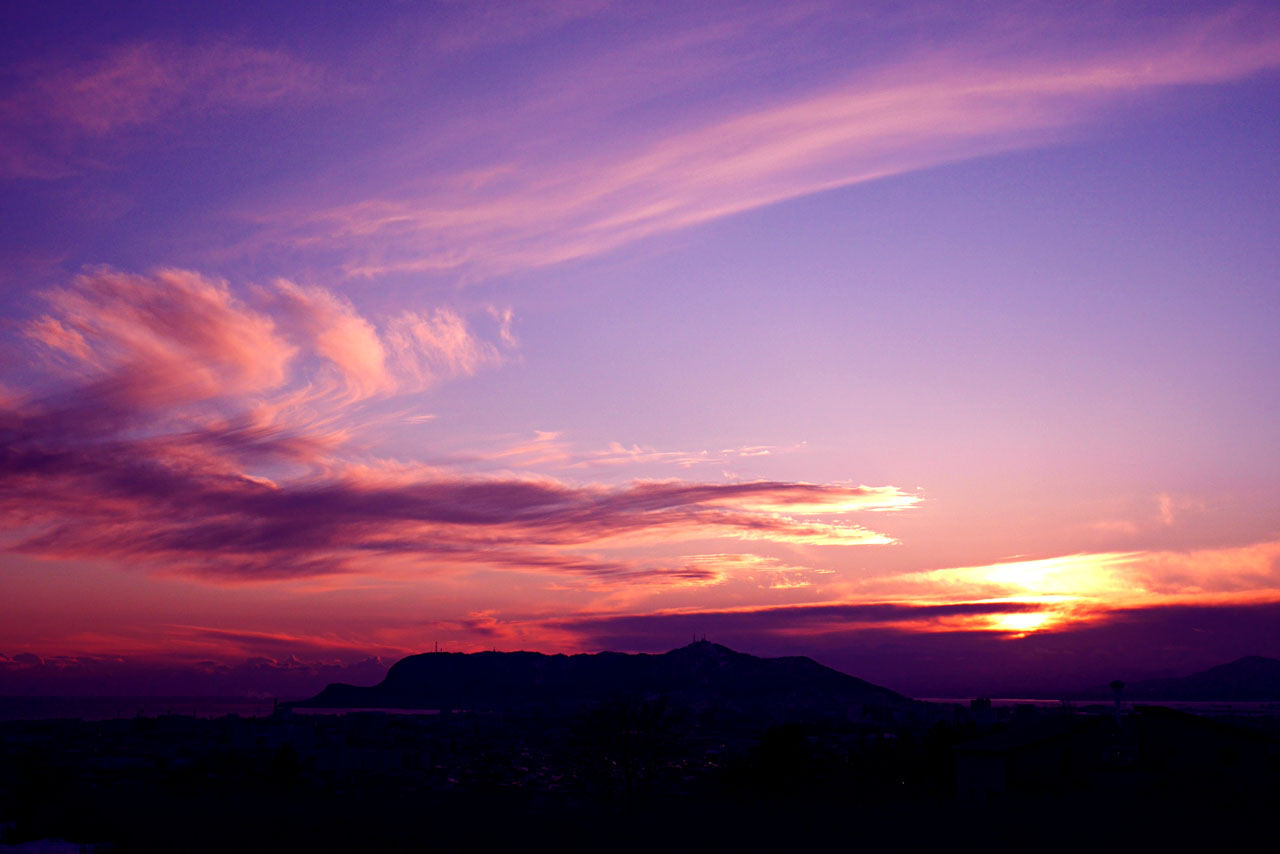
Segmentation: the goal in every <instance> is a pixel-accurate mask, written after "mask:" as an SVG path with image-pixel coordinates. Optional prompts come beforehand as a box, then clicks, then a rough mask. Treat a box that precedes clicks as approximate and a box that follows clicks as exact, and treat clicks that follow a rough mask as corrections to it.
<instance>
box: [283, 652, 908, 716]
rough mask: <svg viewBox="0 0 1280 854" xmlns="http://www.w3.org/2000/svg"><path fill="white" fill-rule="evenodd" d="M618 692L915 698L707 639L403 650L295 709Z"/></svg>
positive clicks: (821, 706)
mask: <svg viewBox="0 0 1280 854" xmlns="http://www.w3.org/2000/svg"><path fill="white" fill-rule="evenodd" d="M623 696H631V697H635V696H639V697H661V698H663V699H664V700H665V701H668V702H671V703H674V704H677V705H684V706H699V705H715V706H717V707H723V708H728V709H737V710H741V711H751V712H759V711H761V710H764V709H767V708H786V709H789V710H797V709H802V710H810V711H818V712H820V711H824V710H826V711H838V710H840V709H842V708H843V709H847V708H848V707H851V706H878V707H906V706H909V705H913V704H914V702H915V701H913V700H910V699H908V698H906V697H903V696H902V695H901V694H897V693H895V692H893V691H890V690H889V689H888V688H882V687H880V686H878V685H873V684H871V683H870V682H866V681H864V680H862V679H858V678H856V677H853V676H849V675H847V674H844V673H840V672H839V671H836V670H832V669H831V668H829V667H824V666H823V665H821V664H818V663H817V662H816V661H813V660H812V659H810V658H804V657H800V656H791V657H785V658H757V657H756V656H753V655H747V654H745V653H741V652H735V651H734V650H732V649H729V648H728V647H725V646H721V645H720V644H716V643H710V642H708V641H698V642H695V643H692V644H689V645H688V646H684V647H680V648H679V649H674V650H671V651H670V652H667V653H663V654H660V655H648V654H643V653H642V654H627V653H619V652H601V653H595V654H581V655H546V654H543V653H539V652H477V653H447V652H431V653H423V654H420V655H411V656H409V657H408V658H404V659H402V660H400V661H398V662H396V664H394V665H393V666H392V667H391V669H390V670H389V671H388V672H387V676H386V678H385V679H384V680H383V681H382V682H381V683H380V684H378V685H374V686H372V687H369V688H360V687H356V686H354V685H345V684H332V685H329V686H328V687H326V688H325V689H324V690H323V691H321V692H320V693H319V694H317V695H316V696H315V697H312V698H311V699H309V700H303V701H301V702H298V703H293V704H290V705H291V706H293V707H297V708H333V709H343V708H372V709H495V708H511V707H521V706H547V707H559V708H565V707H576V706H587V705H592V704H597V703H600V702H605V701H608V700H610V699H612V698H616V697H623Z"/></svg>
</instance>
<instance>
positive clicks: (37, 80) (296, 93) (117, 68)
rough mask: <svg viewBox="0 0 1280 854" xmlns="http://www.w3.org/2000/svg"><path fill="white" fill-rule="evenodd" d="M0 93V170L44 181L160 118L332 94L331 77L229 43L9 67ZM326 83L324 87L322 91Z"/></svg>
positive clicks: (126, 48) (109, 52)
mask: <svg viewBox="0 0 1280 854" xmlns="http://www.w3.org/2000/svg"><path fill="white" fill-rule="evenodd" d="M15 72H16V73H15V74H14V76H13V78H11V79H13V80H14V81H15V82H14V85H12V86H11V87H10V88H9V90H8V91H5V92H0V168H3V170H4V173H5V174H8V175H12V176H17V177H34V178H52V177H59V176H61V175H65V174H69V173H70V172H74V171H77V170H78V169H79V168H80V167H82V166H85V165H88V164H90V163H93V162H95V161H99V160H100V156H101V148H100V147H99V148H97V149H96V150H95V153H94V155H93V156H90V155H89V154H88V149H87V148H86V147H85V146H86V145H87V144H88V143H94V144H95V145H96V146H100V145H101V141H102V140H103V138H105V137H107V136H108V135H111V134H116V133H119V132H120V131H123V130H127V129H129V128H133V127H140V126H144V125H151V124H155V123H157V122H159V121H161V120H162V119H165V118H166V117H169V116H173V115H178V114H189V113H205V114H208V113H209V112H210V111H221V110H231V109H253V108H261V107H267V106H271V105H273V104H277V103H280V102H282V101H286V100H290V99H297V98H301V97H312V96H314V95H316V94H317V93H319V92H322V91H326V90H327V91H332V90H333V86H332V80H330V79H328V78H329V77H330V75H328V74H326V73H325V72H323V71H321V70H320V69H318V68H316V67H315V66H313V65H311V64H309V63H307V62H305V61H303V60H300V59H298V58H296V57H294V56H291V55H289V54H288V53H285V52H282V51H276V50H269V49H264V48H259V47H253V46H249V45H240V44H234V43H230V42H215V43H210V44H203V45H180V44H175V43H163V42H132V43H126V44H117V45H113V46H110V47H107V48H106V49H104V50H103V51H102V52H101V53H100V54H99V55H97V56H94V57H89V58H84V59H75V60H67V61H64V62H61V63H57V62H47V63H41V64H37V65H29V66H26V67H22V68H18V69H15ZM326 84H329V85H326Z"/></svg>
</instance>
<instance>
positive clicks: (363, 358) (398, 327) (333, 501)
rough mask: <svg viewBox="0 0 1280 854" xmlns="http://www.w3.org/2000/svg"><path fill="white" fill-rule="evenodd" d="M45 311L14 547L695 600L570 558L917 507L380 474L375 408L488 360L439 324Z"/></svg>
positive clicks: (293, 306)
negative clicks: (566, 586) (385, 570)
mask: <svg viewBox="0 0 1280 854" xmlns="http://www.w3.org/2000/svg"><path fill="white" fill-rule="evenodd" d="M46 298H47V300H48V303H49V308H50V310H49V313H48V314H46V315H43V316H41V317H38V318H34V319H32V320H31V321H29V322H28V323H27V324H26V327H25V328H26V330H27V334H28V340H29V341H30V343H31V344H32V345H33V347H35V348H36V351H37V354H38V356H39V359H37V361H36V364H37V365H39V364H40V363H41V362H40V360H43V365H44V368H45V371H44V372H43V373H38V375H36V376H34V377H33V376H25V377H20V378H19V379H20V380H21V381H22V382H24V383H25V385H24V386H23V388H24V389H25V391H26V392H27V393H26V394H25V395H23V394H21V393H19V394H18V395H17V396H16V397H15V398H13V399H11V400H8V401H6V402H5V408H4V410H3V412H2V413H0V418H2V421H0V432H2V434H3V439H4V441H3V447H4V449H5V450H4V453H3V455H2V456H0V473H2V474H3V477H2V478H0V483H2V484H3V485H2V486H0V506H3V508H4V510H5V514H4V518H5V532H4V535H3V543H4V546H5V547H6V548H8V549H11V550H14V551H20V552H25V553H28V554H35V555H42V556H47V557H55V558H88V559H102V560H111V561H121V562H123V561H128V562H141V563H144V564H148V565H152V566H157V567H164V568H167V569H169V570H173V571H184V572H191V573H196V574H201V575H204V576H206V577H216V578H222V579H226V580H242V581H243V580H265V579H271V578H289V577H292V578H296V577H306V576H313V575H323V574H328V573H335V572H350V571H355V570H357V569H363V570H365V571H370V570H371V569H372V567H374V566H376V565H382V566H390V567H393V568H394V567H400V568H406V567H407V568H412V569H414V570H418V571H420V570H423V569H427V570H434V571H450V570H453V569H457V568H460V567H461V568H466V567H490V568H494V567H496V568H500V569H514V570H522V571H526V572H549V573H558V574H562V575H565V574H567V575H577V576H583V577H587V576H589V577H593V578H596V579H613V580H616V581H619V582H622V581H630V582H641V583H652V581H653V580H654V579H656V578H665V579H667V580H669V581H672V582H680V581H686V582H689V583H698V584H701V583H708V582H714V581H715V580H716V579H717V578H719V577H720V576H721V573H722V572H723V570H721V569H718V568H714V567H710V566H708V565H706V564H705V563H704V564H682V563H681V562H679V561H673V562H662V561H640V560H636V559H630V558H626V559H618V558H612V557H600V556H598V555H592V554H586V553H584V552H583V551H582V550H583V549H586V548H591V549H596V550H599V549H602V548H615V547H618V546H620V545H634V544H637V543H652V542H656V541H663V542H670V541H680V540H696V539H709V538H732V539H738V540H759V541H769V542H775V543H796V544H827V545H861V544H875V543H881V544H883V543H892V542H893V538H892V537H890V536H887V535H885V534H882V533H878V532H876V531H872V530H868V529H866V528H863V527H861V526H859V525H856V524H851V523H849V522H847V521H845V519H844V517H845V516H847V515H848V514H850V513H853V512H856V511H861V510H875V509H885V508H905V507H909V506H911V505H912V504H913V503H914V502H915V501H916V500H917V499H916V497H915V496H913V495H910V494H907V493H904V492H902V491H901V490H898V489H896V488H893V487H869V486H861V485H853V484H810V483H794V482H782V481H754V482H735V483H698V482H689V481H682V480H660V481H659V480H648V481H631V482H628V483H625V484H622V485H615V486H604V485H599V484H573V483H568V482H564V481H561V480H557V479H554V478H551V477H546V476H539V475H534V474H530V475H525V476H519V477H517V476H512V475H494V476H489V477H483V476H477V475H474V474H467V473H448V472H445V471H442V470H439V469H435V468H432V467H431V466H427V465H423V464H420V463H413V462H402V461H394V460H382V459H378V458H377V457H374V456H371V455H369V454H367V453H364V452H362V451H361V450H360V447H359V444H358V443H357V442H356V441H355V440H356V437H357V436H358V435H359V433H360V431H361V430H362V429H367V427H368V425H369V423H374V424H376V423H378V418H379V417H380V416H379V415H378V412H377V410H376V409H370V408H367V407H368V406H372V405H373V404H375V403H377V402H378V401H380V400H382V401H385V400H386V399H387V398H389V397H390V396H392V395H394V394H397V393H401V392H406V391H408V392H413V391H418V390H420V389H422V388H424V387H425V386H427V385H429V384H431V383H433V382H436V381H438V380H440V379H443V378H446V377H451V376H467V375H470V374H472V373H474V372H475V371H477V370H479V369H480V368H481V367H482V366H484V365H486V364H491V363H496V362H498V361H500V350H499V348H498V345H495V344H491V343H488V342H484V341H483V340H482V339H480V338H478V337H477V336H476V335H475V333H474V332H473V331H472V330H471V328H470V327H469V325H468V324H467V323H466V322H465V321H464V320H463V319H462V318H461V316H459V315H457V314H455V313H453V312H452V311H450V310H447V309H435V310H433V311H431V312H427V313H422V314H403V315H399V316H395V317H392V318H390V319H389V320H388V321H386V322H385V323H384V324H383V325H382V326H381V327H380V326H379V325H378V324H375V323H374V322H372V321H370V320H367V319H365V318H364V317H362V316H360V315H359V314H358V313H357V312H356V311H355V309H354V308H353V307H352V306H351V305H350V304H349V303H348V302H346V301H345V300H343V299H341V298H339V297H337V296H334V295H333V294H330V293H328V292H326V291H323V290H319V289H316V288H304V287H301V286H298V285H295V284H292V283H289V282H277V283H276V284H275V285H274V286H272V287H269V288H265V289H261V290H260V291H259V292H257V294H256V297H255V299H256V303H255V304H253V305H251V304H250V303H251V300H249V299H248V298H242V297H240V296H237V295H236V294H235V293H234V292H233V291H232V289H231V287H230V286H229V285H228V284H227V283H225V282H222V281H218V280H212V279H208V278H206V277H203V276H200V275H198V274H195V273H191V272H187V271H175V270H170V271H161V272H158V273H155V274H152V275H146V276H140V275H132V274H124V273H119V272H116V271H111V270H95V271H90V272H87V273H85V274H83V275H81V276H80V277H78V278H77V279H76V280H75V281H74V282H73V283H72V284H71V285H69V286H67V287H65V288H62V289H58V290H55V291H51V292H50V293H48V294H47V295H46ZM499 335H500V336H501V333H500V332H499ZM50 389H55V390H54V391H53V392H52V393H50V391H49V390H50ZM21 390H22V389H19V391H21ZM394 417H395V418H397V419H403V418H404V417H406V416H405V415H404V414H403V413H402V412H398V413H396V415H395V416H394Z"/></svg>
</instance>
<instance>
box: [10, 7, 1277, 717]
mask: <svg viewBox="0 0 1280 854" xmlns="http://www.w3.org/2000/svg"><path fill="white" fill-rule="evenodd" d="M130 10H131V11H130ZM0 55H3V57H4V59H3V65H2V66H0V71H2V73H0V520H2V521H0V565H2V567H3V571H2V572H0V693H10V694H14V693H111V692H112V691H121V692H124V693H132V692H137V693H192V694H197V693H202V692H204V691H207V692H208V693H216V692H230V691H253V692H271V691H281V692H286V693H287V692H288V691H289V690H294V691H302V692H304V693H305V692H306V691H310V690H312V688H311V687H310V686H312V685H313V684H317V685H322V684H323V683H324V682H325V681H329V680H330V679H338V678H341V679H344V680H348V681H356V682H359V681H361V680H363V681H365V682H366V683H368V682H370V681H375V680H376V679H377V678H379V674H380V671H381V669H382V668H385V666H386V665H387V664H388V663H390V662H392V661H394V660H395V659H397V658H399V657H401V656H403V655H406V654H409V653H412V652H420V651H424V650H430V649H433V648H434V646H435V644H437V643H438V644H439V645H440V647H441V648H443V649H448V650H453V651H471V650H479V649H493V648H497V649H504V650H514V649H535V650H541V651H544V652H594V651H597V650H600V649H616V650H622V651H648V652H660V651H665V650H667V649H670V648H672V647H675V646H679V645H682V644H685V643H688V642H689V641H690V640H691V639H692V638H693V637H694V636H698V637H701V636H702V635H703V634H705V635H706V636H707V637H708V639H710V640H714V641H719V642H721V643H724V644H726V645H729V646H731V647H734V648H735V649H739V650H742V651H744V652H750V653H754V654H759V655H781V654H804V655H810V656H812V657H814V658H816V659H818V660H819V661H822V662H823V663H826V664H829V665H831V666H834V667H838V668H840V669H842V670H845V671H847V672H850V673H854V674H855V675H858V676H862V677H863V678H867V679H870V680H872V681H874V682H878V683H880V684H884V685H887V686H888V687H891V688H894V689H896V690H901V691H904V692H908V693H912V694H915V695H922V694H926V695H933V696H937V695H940V694H944V693H948V692H961V693H963V692H966V691H999V690H1001V689H1007V690H1013V689H1014V688H1023V689H1025V690H1031V689H1032V688H1040V689H1043V690H1047V691H1051V690H1058V689H1060V688H1063V687H1065V686H1070V685H1077V684H1083V685H1090V684H1098V683H1100V682H1105V681H1106V680H1108V679H1111V678H1115V677H1116V676H1120V677H1122V678H1136V677H1140V676H1144V675H1155V674H1168V673H1178V674H1180V673H1186V672H1190V671H1192V670H1195V669H1200V668H1203V667H1207V666H1211V665H1214V664H1219V663H1223V662H1225V661H1228V660H1230V659H1232V658H1235V657H1238V656H1241V655H1246V654H1261V655H1275V656H1280V451H1278V450H1277V446H1278V440H1280V381H1278V380H1277V373H1278V371H1277V367H1278V366H1280V280H1278V271H1280V236H1278V229H1277V226H1280V6H1277V5H1276V4H1275V3H1273V2H1256V3H1254V2H1239V3H1236V2H1224V3H1208V2H1199V3H1189V2H1158V3H1140V2H1132V3H1130V2H1070V3H1068V2H1054V3H1020V4H1003V3H979V2H974V3H964V2H954V3H951V2H949V3H935V2H921V3H914V4H903V3H877V2H867V3H844V2H834V3H826V2H821V0H816V2H799V3H776V2H766V3H758V4H751V3H744V2H737V3H724V4H716V3H671V4H658V3H640V4H637V3H610V2H605V0H600V2H595V1H594V0H583V2H571V1H570V0H565V2H513V3H496V2H495V3H468V2H437V3H430V2H422V3H385V4H362V3H351V4H315V3H295V4H292V5H289V4H282V3H268V4H263V3H231V2H224V3H211V4H201V5H200V6H198V7H196V10H193V9H192V8H191V7H190V6H189V4H173V3H156V4H147V3H130V4H127V9H123V8H122V7H121V4H117V3H102V4H92V3H71V4H60V3H52V2H49V3H11V4H6V5H5V7H4V9H3V11H0Z"/></svg>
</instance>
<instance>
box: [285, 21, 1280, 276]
mask: <svg viewBox="0 0 1280 854" xmlns="http://www.w3.org/2000/svg"><path fill="white" fill-rule="evenodd" d="M997 23H998V22H997ZM1005 23H1006V26H1007V22H1005ZM1276 23H1277V21H1276V19H1275V16H1274V15H1273V14H1271V13H1270V12H1265V11H1260V10H1249V9H1243V10H1237V11H1234V12H1230V13H1224V14H1220V15H1217V16H1208V17H1199V18H1192V19H1187V18H1184V19H1182V20H1176V19H1175V20H1174V21H1173V23H1172V24H1168V23H1166V24H1164V25H1162V26H1161V27H1152V28H1149V29H1148V31H1146V32H1142V33H1139V34H1137V35H1126V36H1125V37H1124V42H1123V43H1119V44H1118V43H1116V41H1115V40H1110V41H1108V40H1096V41H1093V42H1067V44H1069V45H1070V47H1071V48H1073V49H1072V50H1065V49H1063V48H1062V47H1059V46H1057V45H1055V46H1054V47H1053V49H1046V48H1044V46H1043V45H1034V46H1033V47H1034V48H1035V49H1033V50H1028V51H1027V52H1026V53H1025V54H1024V55H1023V56H1021V57H1016V58H1009V57H1008V53H1009V47H1008V46H1006V45H1000V44H997V43H995V42H994V41H992V40H990V39H991V37H990V36H986V39H988V40H981V39H972V38H971V39H970V41H969V42H964V43H957V44H952V45H945V46H942V47H935V48H934V49H933V50H931V51H930V52H929V54H924V55H920V56H912V57H910V58H909V59H908V60H907V61H900V62H899V63H897V64H891V65H885V66H883V67H880V68H878V69H871V70H866V69H864V70H862V71H861V72H860V73H859V74H857V75H856V76H853V77H851V78H850V79H848V80H846V81H844V82H843V83H841V84H839V85H835V86H832V87H829V88H827V89H825V90H819V91H814V90H810V91H808V92H804V93H801V94H798V95H794V96H792V97H791V98H790V99H786V100H775V102H774V103H772V104H769V105H767V106H764V107H759V106H752V107H750V108H741V109H738V110H736V111H732V110H731V111H724V110H722V111H721V112H720V114H719V115H714V114H713V115H711V116H709V117H708V118H704V119H701V120H700V121H695V120H692V119H686V120H684V121H681V122H673V123H671V126H674V129H666V128H667V127H668V126H664V128H663V129H659V130H650V131H648V132H647V133H642V134H640V135H639V138H637V136H636V135H635V134H633V133H631V132H628V133H627V134H625V135H623V136H620V137H618V138H615V137H614V136H612V135H610V134H609V133H608V131H607V130H605V131H603V132H601V130H600V128H601V126H602V123H601V122H600V121H599V120H598V117H596V118H593V116H592V114H591V110H590V109H589V107H590V103H591V102H590V101H589V100H588V101H587V107H586V108H584V109H585V111H586V115H570V116H562V115H561V114H560V113H559V112H557V111H556V110H557V109H558V108H556V107H552V106H547V105H542V108H544V109H546V110H548V111H549V112H547V113H546V114H544V115H538V114H537V110H538V109H539V105H538V104H536V103H535V104H534V105H532V106H531V107H530V110H531V111H532V112H533V113H534V116H533V118H529V119H527V121H528V122H529V123H530V125H531V127H535V128H540V127H541V125H540V124H539V121H541V122H544V123H545V124H546V125H548V126H551V127H556V128H560V127H562V125H563V126H564V130H562V133H564V134H572V133H574V132H575V130H574V129H575V128H577V127H579V126H580V125H582V124H583V123H585V124H586V125H589V126H590V127H591V129H592V131H591V135H590V137H589V139H590V142H589V143H583V142H582V141H581V139H575V140H574V144H572V145H571V144H569V141H568V140H567V139H562V140H560V142H561V143H562V144H558V145H549V144H537V145H534V144H532V143H531V144H529V145H528V146H526V148H525V149H524V150H523V151H517V152H515V153H514V154H513V153H511V152H508V153H506V154H505V155H504V158H505V159H504V160H503V162H501V163H478V164H476V165H475V166H474V168H473V169H472V170H470V171H466V172H463V173H459V174H456V175H453V176H444V177H442V176H440V175H439V174H438V173H436V172H434V171H433V172H432V173H431V174H430V175H429V176H423V177H422V178H417V179H415V178H413V177H410V178H409V179H408V180H407V181H406V180H405V175H406V174H408V175H410V176H412V175H413V174H414V170H413V169H412V167H410V166H408V165H398V166H396V168H395V170H394V175H395V177H394V189H389V190H388V191H387V192H384V193H377V194H372V195H368V196H365V197H363V198H358V199H355V200H350V201H348V202H346V203H338V204H334V203H327V204H325V203H321V204H316V203H315V201H314V200H309V201H308V202H307V203H306V204H305V205H304V206H302V207H299V208H296V209H289V210H286V211H282V212H280V213H279V214H278V215H277V216H275V217H267V218H266V220H265V224H266V227H267V235H266V239H267V240H268V241H277V242H280V243H285V244H294V245H303V246H307V247H309V248H312V249H317V248H322V249H328V250H336V251H337V252H338V253H339V255H340V256H342V257H345V258H346V259H348V260H347V269H348V271H349V272H350V274H351V275H353V276H378V275H382V274H386V273H393V272H424V271H442V270H473V271H478V272H479V273H480V274H492V273H497V272H503V271H507V270H512V269H520V268H528V267H536V266H540V265H545V264H552V263H557V262H561V261H565V260H569V259H574V258H580V257H583V256H588V255H593V254H597V253H600V252H604V251H607V250H610V249H613V248H615V247H618V246H621V245H624V244H627V243H630V242H633V241H636V240H639V239H642V238H645V237H648V236H651V235H655V234H661V233H664V232H669V231H673V230H676V229H682V228H687V227H690V226H694V225H698V224H700V223H704V222H708V221H710V220H713V219H716V218H719V217H724V216H728V215H732V214H735V213H738V212H741V211H746V210H750V209H752V208H757V207H760V206H763V205H769V204H773V203H775V202H779V201H782V200H785V199H789V198H794V197H797V196H801V195H806V194H810V193H815V192H819V191H823V190H827V189H831V188H835V187H842V186H848V185H851V184H856V183H859V182H863V181H869V180H873V179H877V178H881V177H885V176H889V175H896V174H900V173H904V172H908V171H912V170H917V169H922V168H928V167H931V166H935V165H938V164H942V163H948V162H954V161H957V160H961V159H965V158H970V157H975V156H979V155H984V154H990V153H994V152H999V151H1005V150H1010V149H1018V148H1025V147H1028V146H1034V145H1039V144H1043V143H1044V142H1045V141H1047V140H1051V139H1057V138H1061V137H1062V136H1064V135H1066V134H1071V133H1076V132H1078V129H1080V128H1083V127H1087V126H1088V125H1090V124H1091V123H1093V122H1096V120H1097V118H1098V116H1099V114H1100V113H1102V112H1103V111H1105V110H1107V109H1111V108H1113V107H1114V106H1115V105H1117V104H1121V103H1123V102H1125V101H1127V100H1128V99H1131V98H1132V97H1133V96H1135V95H1142V94H1148V93H1152V92H1154V91H1156V90H1158V89H1161V88H1164V87H1169V86H1179V85H1188V84H1207V83H1219V82H1225V81H1230V80H1235V79H1240V78H1244V77H1247V76H1249V75H1252V74H1256V73H1258V72H1261V71H1264V70H1267V69H1271V68H1275V67H1276V66H1277V65H1280V38H1277V37H1276V36H1275V32H1276V31H1277V30H1276ZM996 29H999V28H998V27H997V28H996ZM1117 38H1119V36H1117ZM579 71H581V70H579ZM595 72H596V69H593V71H592V73H590V74H586V73H580V74H578V75H577V77H578V78H579V79H581V80H585V81H587V82H586V83H583V84H580V85H585V86H591V85H592V83H591V81H592V80H594V79H596V73H595ZM569 83H570V85H572V81H569ZM574 122H577V123H579V124H574ZM541 133H542V134H543V135H545V133H546V131H545V129H543V130H542V131H541Z"/></svg>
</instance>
